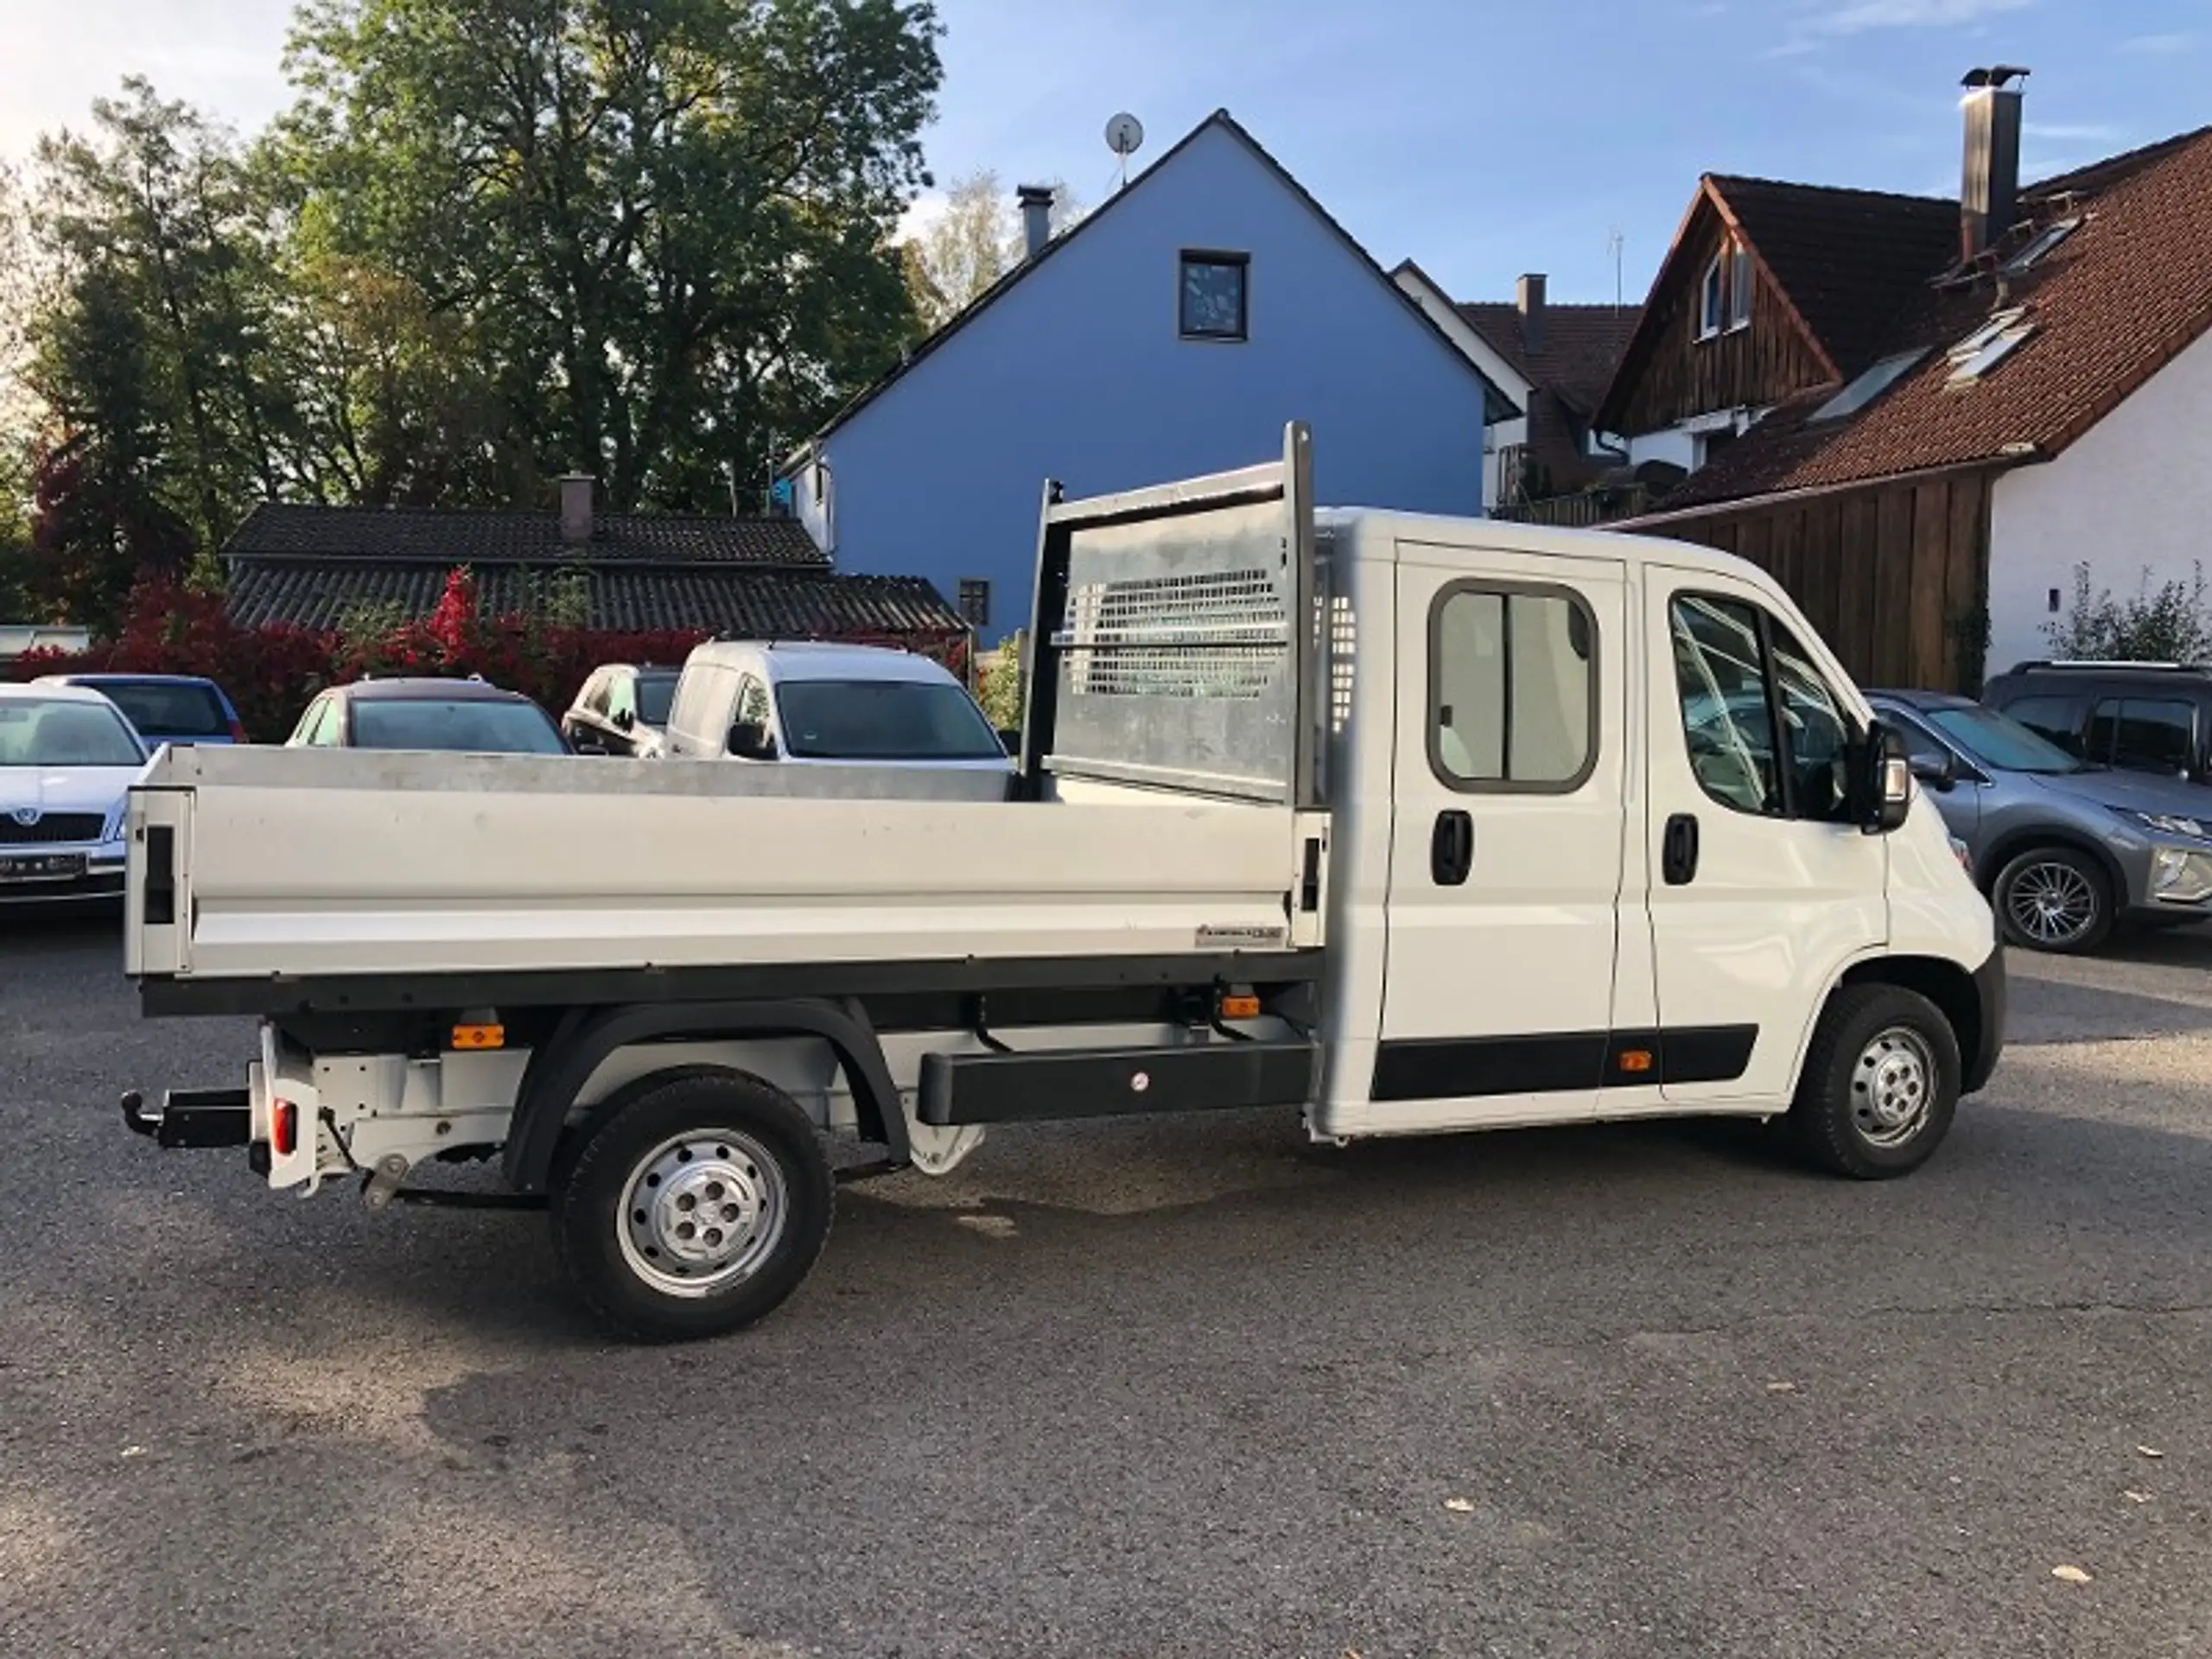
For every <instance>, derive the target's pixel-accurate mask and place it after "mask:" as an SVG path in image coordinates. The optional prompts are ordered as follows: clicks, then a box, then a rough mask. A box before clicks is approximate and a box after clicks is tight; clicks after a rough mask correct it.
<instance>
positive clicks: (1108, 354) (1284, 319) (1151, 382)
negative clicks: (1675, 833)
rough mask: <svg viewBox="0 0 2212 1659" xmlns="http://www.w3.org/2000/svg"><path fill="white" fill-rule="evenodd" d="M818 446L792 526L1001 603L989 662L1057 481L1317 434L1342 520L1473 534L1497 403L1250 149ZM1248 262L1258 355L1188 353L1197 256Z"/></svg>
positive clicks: (1137, 202) (842, 556)
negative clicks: (1364, 518) (1306, 425)
mask: <svg viewBox="0 0 2212 1659" xmlns="http://www.w3.org/2000/svg"><path fill="white" fill-rule="evenodd" d="M1129 192H1130V193H1129V194H1128V196H1126V197H1124V198H1122V199H1120V200H1117V201H1116V202H1114V203H1111V204H1109V207H1105V208H1102V209H1101V212H1102V213H1106V214H1107V215H1108V216H1107V217H1105V218H1103V219H1100V220H1099V221H1098V222H1097V223H1096V224H1094V225H1091V226H1089V227H1088V228H1085V229H1084V230H1082V231H1080V232H1078V233H1077V234H1076V235H1075V236H1074V238H1073V239H1072V240H1071V241H1070V242H1069V243H1067V244H1066V245H1065V246H1063V247H1061V248H1059V249H1058V250H1057V251H1054V252H1053V253H1052V255H1051V256H1050V257H1048V258H1046V260H1045V261H1044V262H1043V263H1041V264H1039V266H1038V267H1037V269H1036V270H1033V271H1032V272H1030V273H1029V274H1028V275H1027V277H1024V278H1023V279H1022V280H1021V281H1020V282H1019V283H1014V285H1012V286H1011V287H1009V288H1008V289H1006V290H1005V291H1004V292H1002V293H1001V295H1000V296H999V297H998V298H997V300H996V301H995V302H993V303H992V304H991V305H989V306H988V307H987V308H985V309H983V310H982V312H980V313H978V314H977V315H976V316H975V317H973V318H972V319H971V320H970V321H969V322H968V323H967V324H966V325H965V326H963V327H961V328H959V329H958V330H957V332H955V333H953V334H950V336H948V337H947V338H946V339H945V340H944V341H943V342H942V343H941V344H940V345H939V346H938V347H937V349H935V350H934V351H932V352H931V353H929V354H928V355H927V356H926V357H925V358H923V359H921V360H920V361H918V362H917V363H916V364H915V365H913V367H912V369H911V370H909V371H908V372H907V373H906V375H904V376H903V377H901V378H899V379H898V380H896V381H894V382H893V383H892V384H891V385H889V386H887V388H885V390H884V391H883V392H882V393H881V395H880V396H879V397H877V398H876V399H875V401H874V402H873V403H871V404H868V405H866V406H865V407H863V408H862V409H861V410H859V411H858V412H857V413H855V415H854V416H852V417H851V418H850V419H849V421H847V422H846V423H845V424H844V425H842V427H839V428H838V429H836V430H835V431H833V432H832V433H831V434H830V435H829V437H828V438H827V439H826V440H824V442H823V453H824V454H825V456H826V458H827V461H828V465H829V481H828V487H827V490H826V492H825V500H824V502H823V505H822V506H820V507H818V508H817V507H816V506H814V505H811V483H810V479H809V478H808V477H807V476H806V474H805V471H804V468H802V469H801V472H800V475H799V476H798V478H797V479H796V480H794V482H795V488H796V494H797V500H798V510H799V512H801V513H802V514H803V515H804V516H805V517H807V518H808V519H809V522H810V528H813V529H814V530H815V531H816V534H817V540H819V541H822V542H823V544H824V545H826V546H828V547H829V549H830V550H831V551H832V552H833V553H834V555H835V556H836V563H837V567H838V569H841V570H845V571H859V572H880V573H887V574H901V575H925V576H927V577H929V578H930V579H931V581H932V582H935V583H936V584H937V586H938V589H939V591H941V592H942V593H943V594H944V595H945V596H946V598H948V599H955V598H957V588H958V583H959V581H960V579H961V578H963V577H982V578H984V579H986V580H988V582H990V583H991V598H992V606H991V617H990V623H989V626H988V627H987V628H985V629H984V630H982V633H983V637H984V639H985V641H986V643H988V642H990V641H992V640H995V639H998V638H1000V637H1001V636H1003V635H1004V634H1005V633H1006V632H1008V631H1009V630H1011V629H1012V628H1014V627H1018V626H1023V625H1025V624H1026V623H1027V620H1028V615H1027V612H1028V604H1029V586H1030V579H1031V572H1032V567H1033V563H1034V560H1035V556H1036V533H1037V510H1038V504H1039V492H1040V490H1041V488H1042V486H1043V484H1044V480H1046V478H1047V477H1056V478H1058V479H1059V480H1061V481H1062V482H1063V483H1064V484H1065V486H1066V487H1067V490H1068V493H1070V494H1071V495H1090V494H1095V493H1101V492H1106V491H1112V490H1119V489H1126V488H1129V487H1132V486H1137V485H1142V484H1150V483H1156V482H1160V481H1161V480H1166V479H1171V478H1177V477H1182V476H1186V475H1188V474H1195V473H1202V472H1211V471H1217V470H1222V469H1225V468H1229V467H1243V466H1249V465H1250V464H1251V463H1253V462H1255V461H1266V460H1268V459H1271V458H1273V457H1274V456H1277V455H1279V454H1281V448H1282V428H1283V425H1284V423H1286V422H1287V421H1291V420H1304V421H1307V422H1310V423H1312V425H1313V433H1314V457H1315V486H1316V492H1317V493H1318V495H1319V498H1320V499H1322V500H1323V501H1324V502H1327V503H1330V504H1332V505H1376V506H1391V507H1400V508H1406V509H1409V510H1414V511H1423V512H1450V513H1465V514H1476V513H1479V512H1481V510H1482V505H1483V497H1482V489H1483V457H1484V428H1483V416H1484V387H1483V383H1482V381H1481V379H1480V378H1479V377H1478V375H1477V374H1476V373H1475V372H1474V371H1473V370H1472V368H1471V366H1470V365H1469V364H1468V362H1467V361H1466V360H1465V359H1464V358H1463V357H1461V356H1460V354H1459V353H1458V352H1457V351H1456V350H1455V349H1454V348H1453V346H1452V345H1451V344H1450V343H1449V342H1448V341H1446V340H1443V339H1440V337H1439V336H1438V334H1436V332H1435V331H1434V330H1433V328H1432V327H1430V326H1429V325H1428V324H1427V321H1424V320H1423V318H1422V317H1421V315H1420V314H1419V313H1418V312H1417V311H1416V310H1415V308H1414V306H1413V305H1412V304H1410V303H1408V301H1407V300H1406V299H1405V298H1404V297H1403V296H1401V295H1400V294H1399V293H1398V292H1396V291H1395V289H1393V287H1392V286H1391V284H1390V283H1388V282H1387V281H1384V280H1381V279H1378V277H1377V276H1376V272H1375V270H1373V268H1372V267H1371V266H1370V265H1369V264H1367V263H1366V262H1365V261H1364V260H1363V259H1362V258H1361V257H1359V255H1357V253H1356V252H1354V251H1352V250H1351V248H1349V247H1347V246H1345V245H1344V242H1343V241H1342V239H1341V238H1338V235H1337V234H1336V233H1335V232H1333V231H1332V230H1331V229H1330V228H1329V226H1327V225H1325V223H1323V222H1322V221H1321V220H1320V219H1319V218H1318V217H1317V216H1316V215H1315V214H1314V213H1313V210H1312V209H1311V208H1310V207H1308V206H1307V205H1306V203H1305V202H1304V201H1303V200H1300V197H1299V196H1298V195H1297V194H1296V193H1295V192H1294V190H1292V189H1291V188H1289V187H1288V186H1287V185H1286V184H1285V183H1284V182H1283V181H1282V180H1281V178H1280V177H1279V176H1278V175H1276V174H1275V173H1274V171H1273V170H1272V169H1271V168H1268V165H1267V164H1266V162H1263V161H1262V159H1261V158H1260V157H1259V156H1255V154H1254V153H1253V152H1252V151H1251V150H1250V149H1249V148H1248V147H1247V146H1246V145H1245V144H1244V143H1243V142H1242V140H1240V139H1239V138H1238V137H1236V135H1235V134H1234V133H1232V132H1230V131H1228V130H1224V129H1223V128H1222V127H1219V126H1212V127H1208V128H1206V129H1205V130H1201V131H1200V132H1199V133H1198V136H1197V137H1195V138H1194V139H1193V140H1192V142H1191V143H1189V144H1188V145H1186V146H1185V148H1184V149H1183V150H1182V151H1181V152H1180V153H1179V154H1178V155H1176V156H1173V158H1171V159H1169V160H1166V161H1165V162H1162V163H1161V164H1160V166H1159V167H1158V168H1155V169H1154V171H1153V172H1152V173H1150V174H1148V175H1145V176H1144V177H1143V178H1141V179H1140V180H1139V181H1136V182H1135V183H1134V184H1132V185H1131V186H1130V187H1129ZM1186 248H1187V249H1193V250H1217V251H1231V252H1237V253H1243V254H1248V255H1249V257H1250V259H1251V264H1250V268H1249V290H1248V292H1249V314H1250V339H1249V340H1247V341H1245V342H1243V343H1242V344H1228V343H1219V342H1211V341H1193V340H1182V339H1180V338H1179V332H1178V312H1177V302H1178V297H1179V296H1178V292H1177V289H1178V282H1179V256H1180V254H1181V252H1182V251H1183V250H1185V249H1186Z"/></svg>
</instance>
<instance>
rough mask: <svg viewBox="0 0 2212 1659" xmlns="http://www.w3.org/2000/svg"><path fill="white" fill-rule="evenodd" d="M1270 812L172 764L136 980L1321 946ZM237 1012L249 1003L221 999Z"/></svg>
mask: <svg viewBox="0 0 2212 1659" xmlns="http://www.w3.org/2000/svg"><path fill="white" fill-rule="evenodd" d="M1313 834H1318V831H1317V830H1316V829H1314V827H1313V825H1311V824H1310V823H1302V822H1301V815H1300V814H1298V813H1296V812H1294V810H1292V809H1291V808H1290V807H1289V806H1288V805H1287V804H1264V803H1255V802H1228V801H1211V800H1205V799H1199V798H1192V797H1191V796H1188V795H1178V794H1173V793H1168V792H1154V791H1142V790H1137V789H1118V788H1116V787H1114V786H1113V785H1087V786H1085V787H1084V789H1083V791H1081V794H1080V796H1079V798H1075V799H1059V798H1050V799H1046V800H1043V801H1035V802H962V801H944V800H899V799H887V798H869V797H868V796H865V795H862V796H859V797H853V798H828V799H825V798H820V797H819V796H817V795H814V794H811V793H810V794H805V795H799V794H792V793H790V792H787V786H786V785H784V784H783V783H782V782H781V774H780V773H779V772H776V771H775V769H773V768H766V767H761V768H751V767H741V766H714V765H703V764H702V765H692V764H683V763H669V762H662V763H658V764H655V763H644V762H638V763H632V762H621V761H602V760H594V761H588V762H579V761H576V760H569V759H563V758H554V757H545V758H539V757H532V756H509V755H498V756H461V755H453V754H411V753H377V752H367V751H351V750H313V749H264V748H252V747H238V748H183V749H168V750H166V751H164V752H163V753H162V754H161V755H159V756H158V757H157V758H156V760H155V761H154V762H153V763H152V765H151V766H149V769H148V772H147V773H146V775H145V777H144V778H143V779H142V781H141V783H140V784H139V785H138V786H137V789H136V790H135V791H133V794H132V797H131V806H130V858H131V865H130V885H129V912H128V918H127V922H126V941H125V956H126V964H127V967H128V969H129V971H130V973H131V974H133V975H134V976H137V977H139V978H140V980H141V981H142V982H173V983H177V984H186V983H210V982H222V981H226V980H228V981H233V982H238V981H247V982H257V983H259V984H264V985H268V984H271V983H273V982H302V981H311V980H315V979H318V978H340V979H348V980H353V979H361V978H374V977H378V976H393V977H395V978H399V977H406V978H415V979H420V978H425V977H429V978H443V977H447V976H456V975H467V974H494V975H506V976H514V975H525V974H526V975H544V974H554V973H564V972H565V973H570V974H574V973H579V972H605V971H608V970H625V969H707V968H738V967H745V968H766V967H772V966H773V965H776V964H782V963H791V964H806V965H808V966H810V967H814V968H819V967H821V966H823V965H825V964H838V963H883V962H894V963H895V962H946V961H954V962H957V961H964V960H969V959H995V960H996V959H1008V958H1043V959H1056V960H1065V959H1071V958H1088V957H1161V956H1173V955H1178V954H1184V955H1193V956H1195V955H1202V954H1206V953H1221V952H1224V951H1229V952H1234V951H1240V950H1250V951H1259V952H1271V951H1280V950H1285V949H1287V948H1289V947H1290V946H1292V945H1293V944H1294V943H1295V944H1319V925H1320V922H1319V913H1318V907H1316V911H1315V913H1313V914H1311V915H1309V916H1306V917H1303V918H1300V919H1301V926H1300V928H1299V929H1298V930H1296V931H1297V932H1298V933H1299V935H1300V937H1299V938H1296V939H1295V940H1294V938H1293V934H1294V929H1293V928H1292V926H1291V921H1292V911H1293V909H1294V903H1293V900H1294V895H1295V894H1296V893H1297V892H1298V890H1299V887H1300V882H1301V880H1304V879H1306V878H1307V876H1308V868H1307V867H1308V861H1309V857H1310V856H1311V855H1309V854H1308V853H1307V851H1306V848H1305V846H1304V844H1303V841H1304V838H1305V837H1306V836H1309V835H1313ZM233 1006H242V1005H238V1004H233Z"/></svg>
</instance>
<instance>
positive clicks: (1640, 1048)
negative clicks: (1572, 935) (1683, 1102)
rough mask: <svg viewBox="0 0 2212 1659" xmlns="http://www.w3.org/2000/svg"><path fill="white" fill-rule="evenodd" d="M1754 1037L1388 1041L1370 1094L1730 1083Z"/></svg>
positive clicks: (1726, 1029) (1627, 1034)
mask: <svg viewBox="0 0 2212 1659" xmlns="http://www.w3.org/2000/svg"><path fill="white" fill-rule="evenodd" d="M1758 1036H1759V1030H1758V1027H1757V1026H1678V1027H1675V1028H1674V1029H1672V1030H1669V1031H1615V1032H1605V1031H1562V1032H1544V1033H1538V1034H1536V1035H1534V1036H1529V1037H1445V1038H1435V1039H1412V1040H1400V1041H1397V1042H1385V1043H1383V1044H1382V1045H1380V1046H1378V1047H1377V1048H1376V1054H1375V1081H1374V1084H1372V1086H1371V1087H1370V1090H1369V1096H1370V1098H1371V1099H1374V1100H1378V1101H1395V1100H1479V1099H1484V1098H1486V1097H1488V1096H1493V1095H1545V1094H1555V1093H1558V1092H1560V1091H1562V1090H1575V1089H1633V1088H1636V1087H1638V1086H1640V1085H1643V1084H1654V1083H1659V1084H1667V1083H1677V1084H1681V1083H1730V1082H1732V1081H1734V1080H1735V1079H1736V1078H1738V1077H1742V1076H1743V1075H1744V1073H1745V1071H1747V1070H1749V1069H1750V1066H1751V1050H1752V1049H1753V1048H1754V1047H1755V1046H1757V1045H1758Z"/></svg>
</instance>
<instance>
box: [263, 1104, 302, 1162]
mask: <svg viewBox="0 0 2212 1659" xmlns="http://www.w3.org/2000/svg"><path fill="white" fill-rule="evenodd" d="M299 1144H300V1109H299V1106H298V1104H297V1103H296V1102H293V1101H289V1100H280V1101H278V1102H277V1103H276V1104H275V1105H274V1106H273V1107H271V1108H270V1112H269V1147H270V1150H271V1151H272V1152H274V1153H275V1154H277V1156H278V1157H279V1158H289V1157H290V1156H291V1155H292V1154H293V1153H294V1152H296V1151H297V1150H298V1148H299Z"/></svg>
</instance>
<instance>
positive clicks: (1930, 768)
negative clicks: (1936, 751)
mask: <svg viewBox="0 0 2212 1659" xmlns="http://www.w3.org/2000/svg"><path fill="white" fill-rule="evenodd" d="M1912 775H1913V776H1914V777H1916V778H1917V779H1920V781H1921V782H1922V783H1923V784H1925V785H1928V787H1929V788H1930V789H1932V790H1935V791H1937V792H1938V793H1941V794H1948V793H1949V792H1950V791H1951V790H1952V789H1953V788H1954V787H1955V785H1957V783H1958V781H1959V763H1958V761H1957V760H1956V759H1955V757H1954V756H1952V755H1951V754H1949V753H1943V754H1942V755H1933V754H1916V755H1914V756H1913V757H1912Z"/></svg>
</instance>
